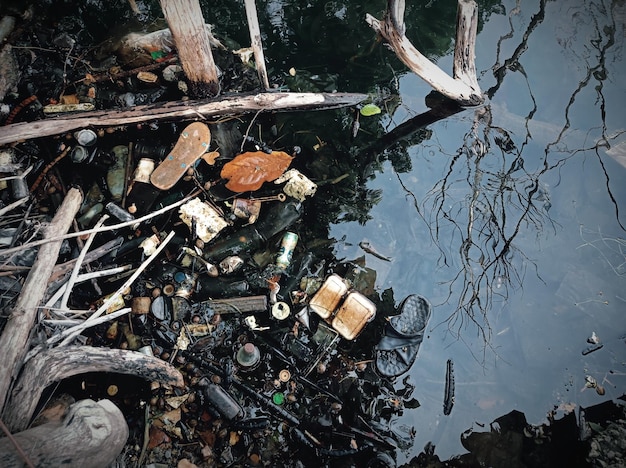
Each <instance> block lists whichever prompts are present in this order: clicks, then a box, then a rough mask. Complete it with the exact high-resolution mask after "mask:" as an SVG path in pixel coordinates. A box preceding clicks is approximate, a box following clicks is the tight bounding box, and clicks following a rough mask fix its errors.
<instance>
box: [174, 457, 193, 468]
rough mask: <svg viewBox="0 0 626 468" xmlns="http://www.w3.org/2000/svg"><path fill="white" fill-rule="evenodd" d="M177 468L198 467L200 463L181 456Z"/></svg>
mask: <svg viewBox="0 0 626 468" xmlns="http://www.w3.org/2000/svg"><path fill="white" fill-rule="evenodd" d="M176 468H198V465H196V464H195V463H192V462H190V461H189V460H187V459H186V458H181V459H180V460H178V465H176Z"/></svg>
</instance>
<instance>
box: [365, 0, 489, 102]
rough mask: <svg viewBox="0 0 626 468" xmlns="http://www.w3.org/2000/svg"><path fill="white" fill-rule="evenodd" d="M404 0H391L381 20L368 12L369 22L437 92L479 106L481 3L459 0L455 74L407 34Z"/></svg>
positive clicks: (400, 57) (480, 97)
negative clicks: (476, 56) (477, 61)
mask: <svg viewBox="0 0 626 468" xmlns="http://www.w3.org/2000/svg"><path fill="white" fill-rule="evenodd" d="M404 7H405V1H404V0H389V1H388V5H387V13H386V15H385V18H384V19H383V20H382V21H379V20H377V19H376V18H374V17H373V16H372V15H369V14H368V15H366V18H365V20H366V21H367V23H368V24H369V25H370V26H371V27H372V28H373V29H374V30H375V31H376V32H377V33H378V34H380V35H381V36H382V37H383V39H385V40H386V41H387V42H388V43H389V45H390V46H391V48H392V49H393V51H394V52H395V53H396V55H397V56H398V58H399V59H400V60H401V61H402V62H403V63H404V64H405V65H406V66H407V67H409V68H410V69H411V70H412V71H413V72H414V73H415V74H417V75H418V76H419V77H420V78H422V79H423V80H424V81H426V82H427V83H428V84H429V85H430V86H431V87H432V88H433V89H434V90H435V91H438V92H440V93H441V94H443V95H444V96H446V97H448V98H450V99H453V100H454V101H456V102H458V103H459V104H461V105H463V106H476V105H478V104H481V103H482V102H483V101H484V98H483V97H482V95H481V91H480V87H479V85H478V80H477V79H476V66H475V63H474V50H475V44H476V30H477V27H478V6H477V5H476V2H475V1H474V0H458V9H457V24H456V44H455V48H454V67H453V76H450V75H448V74H447V73H446V72H444V71H443V70H442V69H441V68H439V67H438V66H437V65H435V64H434V63H433V62H431V61H430V60H428V58H426V57H425V56H424V55H422V54H421V53H420V51H419V50H417V49H416V48H415V46H414V45H413V44H412V43H411V41H409V39H408V38H407V37H406V36H405V35H404V32H405V29H406V27H405V24H404Z"/></svg>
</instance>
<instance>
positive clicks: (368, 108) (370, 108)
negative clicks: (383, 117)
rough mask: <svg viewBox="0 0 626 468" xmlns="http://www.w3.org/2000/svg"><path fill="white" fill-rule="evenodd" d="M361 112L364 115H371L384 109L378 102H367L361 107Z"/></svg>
mask: <svg viewBox="0 0 626 468" xmlns="http://www.w3.org/2000/svg"><path fill="white" fill-rule="evenodd" d="M360 112H361V115H362V116H363V117H369V116H370V115H376V114H380V113H381V112H382V111H381V110H380V107H378V106H377V105H376V104H365V105H364V106H363V107H361V111H360Z"/></svg>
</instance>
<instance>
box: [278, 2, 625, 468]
mask: <svg viewBox="0 0 626 468" xmlns="http://www.w3.org/2000/svg"><path fill="white" fill-rule="evenodd" d="M295 3H296V2H269V3H268V5H267V9H266V13H268V14H269V21H270V22H271V24H273V25H274V30H273V34H270V35H269V37H268V41H269V42H271V43H272V44H273V45H275V46H276V48H274V49H272V48H271V47H272V44H268V49H269V51H270V52H269V54H268V55H269V56H270V57H271V58H270V63H271V64H272V66H273V73H274V75H275V76H276V75H280V74H283V75H285V74H286V69H288V68H289V67H291V66H294V67H295V68H296V70H297V72H298V74H297V75H296V77H295V78H287V82H288V84H290V85H291V87H292V88H293V86H294V84H295V83H296V80H297V79H298V78H299V77H302V76H304V77H306V78H307V79H306V80H304V79H302V81H301V83H306V84H308V88H304V86H303V89H310V88H317V89H322V90H328V89H333V88H332V87H333V86H335V87H337V88H336V89H340V90H342V91H361V92H363V91H366V92H369V93H372V96H373V100H374V102H376V103H377V104H379V105H380V106H381V107H383V108H384V109H385V111H384V112H383V114H382V115H381V116H376V117H370V118H369V119H370V120H368V119H367V118H363V117H361V119H360V124H361V130H360V131H359V133H358V135H357V137H356V138H355V139H353V140H351V139H350V125H351V123H352V120H353V117H352V116H351V115H349V114H348V115H346V114H345V113H340V114H339V117H336V116H335V115H334V114H329V113H326V114H324V115H323V116H319V115H316V116H314V117H311V118H310V119H307V122H306V125H303V124H302V123H300V124H295V123H293V122H292V121H289V124H290V125H292V126H293V132H294V133H293V135H292V136H293V139H294V141H296V142H297V143H299V144H301V145H303V146H304V147H307V145H308V147H312V146H313V142H314V139H313V137H312V135H315V136H316V137H317V138H318V139H319V140H321V141H322V142H329V141H330V140H331V139H334V140H335V141H330V145H329V146H331V147H332V150H328V151H327V152H324V148H322V149H321V150H319V151H318V152H319V153H320V155H321V156H325V157H328V158H329V159H327V160H326V161H325V163H323V164H322V165H324V164H325V166H324V167H326V168H336V167H339V168H341V167H342V166H343V165H345V166H348V167H351V168H352V170H353V171H354V168H355V167H356V168H358V169H357V170H356V172H357V174H356V175H355V173H354V172H351V173H350V176H351V178H352V179H351V180H352V183H351V185H350V184H349V187H350V188H349V189H346V190H344V191H342V190H341V189H339V188H336V187H335V186H333V188H334V190H333V189H329V193H328V197H329V198H328V199H327V200H326V201H325V202H324V203H326V205H325V208H324V207H322V206H320V211H323V210H324V209H326V210H327V211H328V210H331V208H335V211H331V212H332V213H333V214H332V215H329V217H330V218H332V219H330V220H329V231H328V236H329V238H330V239H332V240H334V243H333V253H334V255H335V256H336V257H337V258H339V259H346V260H354V259H358V258H359V257H362V256H365V266H366V267H368V268H371V269H374V270H376V273H377V276H376V283H375V285H376V290H377V292H378V293H379V294H382V292H383V291H385V290H392V291H393V296H394V299H395V301H396V303H398V302H399V301H400V300H401V299H402V298H403V297H405V296H406V295H408V294H411V293H419V294H423V295H425V296H426V297H428V298H429V299H430V301H431V302H432V304H433V305H434V313H433V317H432V318H431V321H430V325H429V327H428V336H427V339H426V340H425V341H424V343H423V344H422V347H421V349H420V352H419V356H418V359H417V361H416V363H415V365H414V366H413V368H412V370H411V372H410V375H411V381H412V382H414V383H416V384H417V390H416V395H415V396H416V397H417V398H418V399H419V401H420V403H421V407H420V408H418V409H415V410H411V411H407V412H406V413H405V415H404V416H403V418H402V419H401V420H400V421H396V423H397V424H399V425H402V424H407V425H414V426H415V427H416V429H417V435H416V439H415V445H414V447H413V449H412V450H411V451H410V452H407V453H404V454H403V455H401V456H400V459H399V461H401V460H402V458H403V457H406V458H410V457H411V456H413V455H415V454H417V453H418V452H419V451H420V450H421V449H422V448H423V447H424V445H425V444H426V442H428V441H432V442H433V443H434V444H435V445H436V451H435V452H436V453H437V454H438V455H439V456H440V457H442V458H444V457H446V458H447V457H449V456H452V455H455V454H459V453H463V452H464V451H465V450H464V449H463V447H462V446H461V443H460V436H461V433H462V432H463V431H465V430H467V429H470V428H474V429H475V430H479V431H480V430H484V429H483V427H484V426H483V425H484V424H486V425H488V424H489V423H490V422H491V421H493V420H494V419H495V418H497V417H499V416H501V415H503V414H506V413H508V412H509V411H511V410H513V409H516V410H519V411H522V412H523V413H525V415H526V417H527V420H528V421H529V422H530V423H532V424H539V423H543V422H546V421H547V414H548V412H550V411H552V410H555V409H557V408H558V407H559V405H568V404H574V405H576V407H580V406H582V407H587V406H591V405H593V404H596V403H599V402H601V401H603V399H606V398H616V397H618V396H620V395H622V394H623V392H624V390H625V389H626V368H625V363H626V349H625V344H624V338H623V335H624V333H626V322H624V319H623V313H624V311H625V310H626V256H625V252H626V236H625V233H624V227H625V226H626V217H625V215H624V211H623V210H624V203H625V202H626V189H625V188H624V185H623V184H622V183H621V181H622V180H623V177H624V175H625V174H626V162H625V161H626V159H625V158H626V154H625V150H624V145H626V143H624V138H625V136H624V134H623V132H624V116H625V112H624V110H623V104H624V102H625V98H626V93H625V85H624V81H623V79H622V77H623V76H624V72H626V68H625V67H624V62H623V60H622V55H623V53H624V50H623V47H624V34H625V33H624V11H625V6H624V4H623V2H612V3H611V2H608V1H606V2H602V1H599V0H597V1H588V2H583V1H577V2H568V3H567V6H565V5H564V4H561V3H556V2H549V3H546V2H543V1H534V2H523V5H521V4H516V3H515V2H513V1H509V2H502V3H501V4H491V5H488V4H486V3H483V4H481V6H480V7H481V14H482V17H483V22H481V25H480V31H479V34H478V38H477V45H476V62H477V69H478V73H479V82H480V85H481V88H482V90H483V91H484V92H485V93H487V95H488V97H489V99H488V101H487V103H486V105H485V106H482V107H480V108H479V109H467V110H464V111H462V112H460V113H458V114H455V115H453V116H451V117H448V118H446V119H443V120H440V121H438V122H436V123H433V124H430V125H428V126H427V127H426V128H420V125H419V120H420V117H419V115H420V114H422V113H424V112H426V111H427V110H428V108H427V107H426V106H425V104H424V97H425V96H426V95H427V94H428V93H429V92H430V89H429V87H428V85H426V84H425V83H424V82H423V81H422V80H421V79H420V78H418V77H417V76H415V75H413V74H412V73H408V72H406V71H405V68H404V67H403V66H402V65H401V64H400V63H399V62H397V61H396V60H395V58H394V57H393V55H392V53H391V52H390V51H388V50H386V49H385V48H383V47H381V46H379V45H376V44H374V43H373V42H372V40H371V34H370V33H368V30H367V27H363V25H362V24H361V23H358V22H357V21H361V18H362V17H363V15H364V13H366V12H369V13H372V14H374V15H375V16H378V17H380V11H382V9H384V5H382V6H381V5H378V8H379V10H378V11H377V10H376V7H375V6H373V5H368V6H363V5H361V6H358V7H357V6H354V5H350V4H347V3H346V4H340V3H337V2H329V3H326V4H325V8H326V10H325V13H324V14H323V13H320V8H321V7H320V6H319V5H317V2H312V3H313V4H314V5H311V4H309V5H308V7H304V6H303V5H300V8H299V9H297V8H296V6H295ZM442 3H444V2H437V4H430V3H429V5H428V6H426V5H413V7H412V9H411V10H408V11H407V15H406V18H407V22H408V33H407V34H408V35H409V37H410V38H411V39H412V40H414V42H415V43H416V44H418V47H420V46H421V47H424V48H425V49H426V50H425V52H426V53H427V54H429V55H430V56H435V59H436V61H437V63H438V65H439V66H440V67H441V68H443V69H444V70H446V71H448V72H451V69H452V50H451V48H452V45H451V44H452V42H451V41H452V38H453V27H454V9H452V10H451V9H450V8H449V7H450V6H449V5H445V6H444V5H442ZM450 3H453V2H450ZM518 3H521V2H518ZM368 8H371V9H368ZM297 12H298V13H297ZM331 12H334V14H330V13H331ZM320 17H322V18H321V19H320ZM424 18H426V20H424ZM283 20H284V21H283ZM351 21H352V22H355V23H351ZM348 25H352V26H353V29H352V31H353V32H354V31H355V30H356V31H358V34H360V36H358V35H357V33H353V34H350V35H348V36H346V41H347V42H346V41H344V42H342V46H341V47H339V46H338V45H337V44H336V40H337V37H342V36H341V31H344V30H347V29H348ZM333 27H334V28H337V29H336V31H337V37H335V36H333V35H330V34H329V31H331V30H332V28H333ZM368 34H369V35H368ZM444 35H445V36H444ZM273 38H280V39H276V41H277V42H273V41H274V39H273ZM278 41H281V42H280V43H281V44H282V45H284V46H286V47H285V48H284V54H285V55H280V54H281V52H282V51H283V49H281V46H280V45H279V44H277V43H278ZM309 41H311V42H312V43H316V44H318V46H317V49H312V43H311V42H309ZM442 44H444V46H443V48H442V47H441V45H442ZM349 45H351V46H352V47H351V48H350V47H349ZM335 46H336V47H335ZM333 47H335V48H333ZM324 54H326V55H324ZM438 55H440V56H438ZM437 56H438V57H437ZM324 57H327V58H326V59H325V58H324ZM272 59H273V60H274V61H275V62H274V63H272V62H271V60H272ZM396 93H397V95H398V96H399V98H397V97H394V96H395V95H396ZM299 118H300V120H301V117H299ZM295 119H297V118H294V120H295ZM333 119H334V120H333ZM329 120H330V121H331V122H330V123H331V124H332V126H333V130H332V131H331V130H330V129H329V128H328V126H329ZM374 120H375V122H374ZM407 122H409V123H408V124H406V123H407ZM411 122H413V124H414V131H413V132H411V133H409V134H408V136H405V137H404V138H402V139H400V140H398V141H393V144H389V143H388V142H386V141H385V138H383V135H384V134H387V133H389V132H391V131H392V130H393V129H394V128H396V127H398V126H400V125H402V124H405V125H408V126H411V125H412V123H411ZM287 128H289V127H288V126H285V127H283V130H284V133H288V132H287V130H286V129H287ZM335 132H343V133H339V136H337V134H336V133H335ZM331 135H332V136H331ZM337 140H339V141H337ZM318 143H319V141H318ZM383 148H384V149H383ZM329 154H330V156H329ZM321 156H320V157H321ZM350 164H352V166H350ZM310 166H312V167H314V166H315V163H314V162H311V163H310ZM326 174H332V175H334V176H337V175H339V174H341V170H340V169H338V170H337V171H335V172H333V170H332V169H327V172H326ZM339 185H341V183H339ZM322 193H324V192H323V191H322ZM332 197H337V198H336V199H333V198H332ZM333 201H335V202H336V203H333ZM320 217H322V218H325V216H324V215H323V214H320ZM363 240H366V241H368V242H369V243H370V245H371V246H373V247H374V248H376V249H377V250H378V251H379V252H380V253H381V254H383V255H384V256H387V257H391V258H392V261H391V262H386V261H384V260H382V259H379V258H377V257H375V256H372V255H368V254H367V253H365V252H364V251H363V250H362V249H361V248H360V247H359V242H361V241H363ZM594 331H595V333H596V334H597V335H598V336H599V337H600V339H601V340H602V343H604V347H603V348H602V349H600V350H599V351H596V352H593V353H591V354H588V355H583V354H582V350H583V349H584V348H585V347H587V346H588V343H587V342H586V340H587V338H588V337H589V336H590V335H591V333H592V332H594ZM447 359H453V361H454V363H455V371H456V403H455V406H454V409H453V410H452V414H451V415H450V416H444V415H443V393H444V379H445V366H446V360H447ZM586 375H591V376H593V377H595V378H596V379H597V381H598V382H600V383H602V385H604V387H605V388H606V396H605V397H600V396H599V395H597V394H596V392H594V391H593V390H590V389H587V390H584V391H582V389H583V388H584V382H585V380H584V379H585V376H586ZM561 408H563V406H561ZM556 414H557V417H559V416H560V415H562V414H563V413H562V411H561V410H557V413H556Z"/></svg>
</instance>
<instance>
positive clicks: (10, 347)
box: [0, 188, 83, 409]
mask: <svg viewBox="0 0 626 468" xmlns="http://www.w3.org/2000/svg"><path fill="white" fill-rule="evenodd" d="M82 201H83V195H82V193H81V191H80V190H78V189H76V188H71V189H70V190H69V191H68V192H67V195H66V196H65V199H64V200H63V203H62V204H61V206H60V207H59V209H58V210H57V212H56V214H55V216H54V218H53V219H52V222H51V223H50V225H49V226H48V227H47V228H46V229H45V231H44V232H45V233H44V237H52V236H55V235H58V234H62V233H65V232H67V230H68V229H69V227H70V226H71V224H72V220H73V219H74V217H75V216H76V213H77V212H78V209H79V208H80V205H81V203H82ZM61 243H62V241H61V240H58V241H53V242H48V243H47V244H44V245H42V246H41V247H40V248H39V252H38V253H37V258H36V259H35V263H34V264H33V267H32V268H31V270H30V272H29V273H28V277H27V278H26V281H25V282H24V286H22V291H21V293H20V295H19V297H18V299H17V302H16V304H15V307H14V308H13V310H12V311H11V314H10V315H9V319H8V321H7V323H6V325H5V327H4V330H3V331H2V336H0V352H1V353H2V359H0V409H1V408H3V407H4V404H5V402H6V399H7V396H8V393H9V390H10V388H11V385H13V383H14V382H15V379H16V378H17V375H18V373H19V371H20V368H21V366H22V360H23V358H24V355H25V354H26V351H27V344H28V338H29V335H30V331H31V329H32V327H33V325H34V324H35V320H36V318H37V308H38V307H39V303H40V302H41V300H42V299H43V296H44V294H45V292H46V287H47V285H48V279H49V278H50V274H51V273H52V270H53V268H54V265H55V263H56V261H57V259H58V256H59V249H60V248H61Z"/></svg>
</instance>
